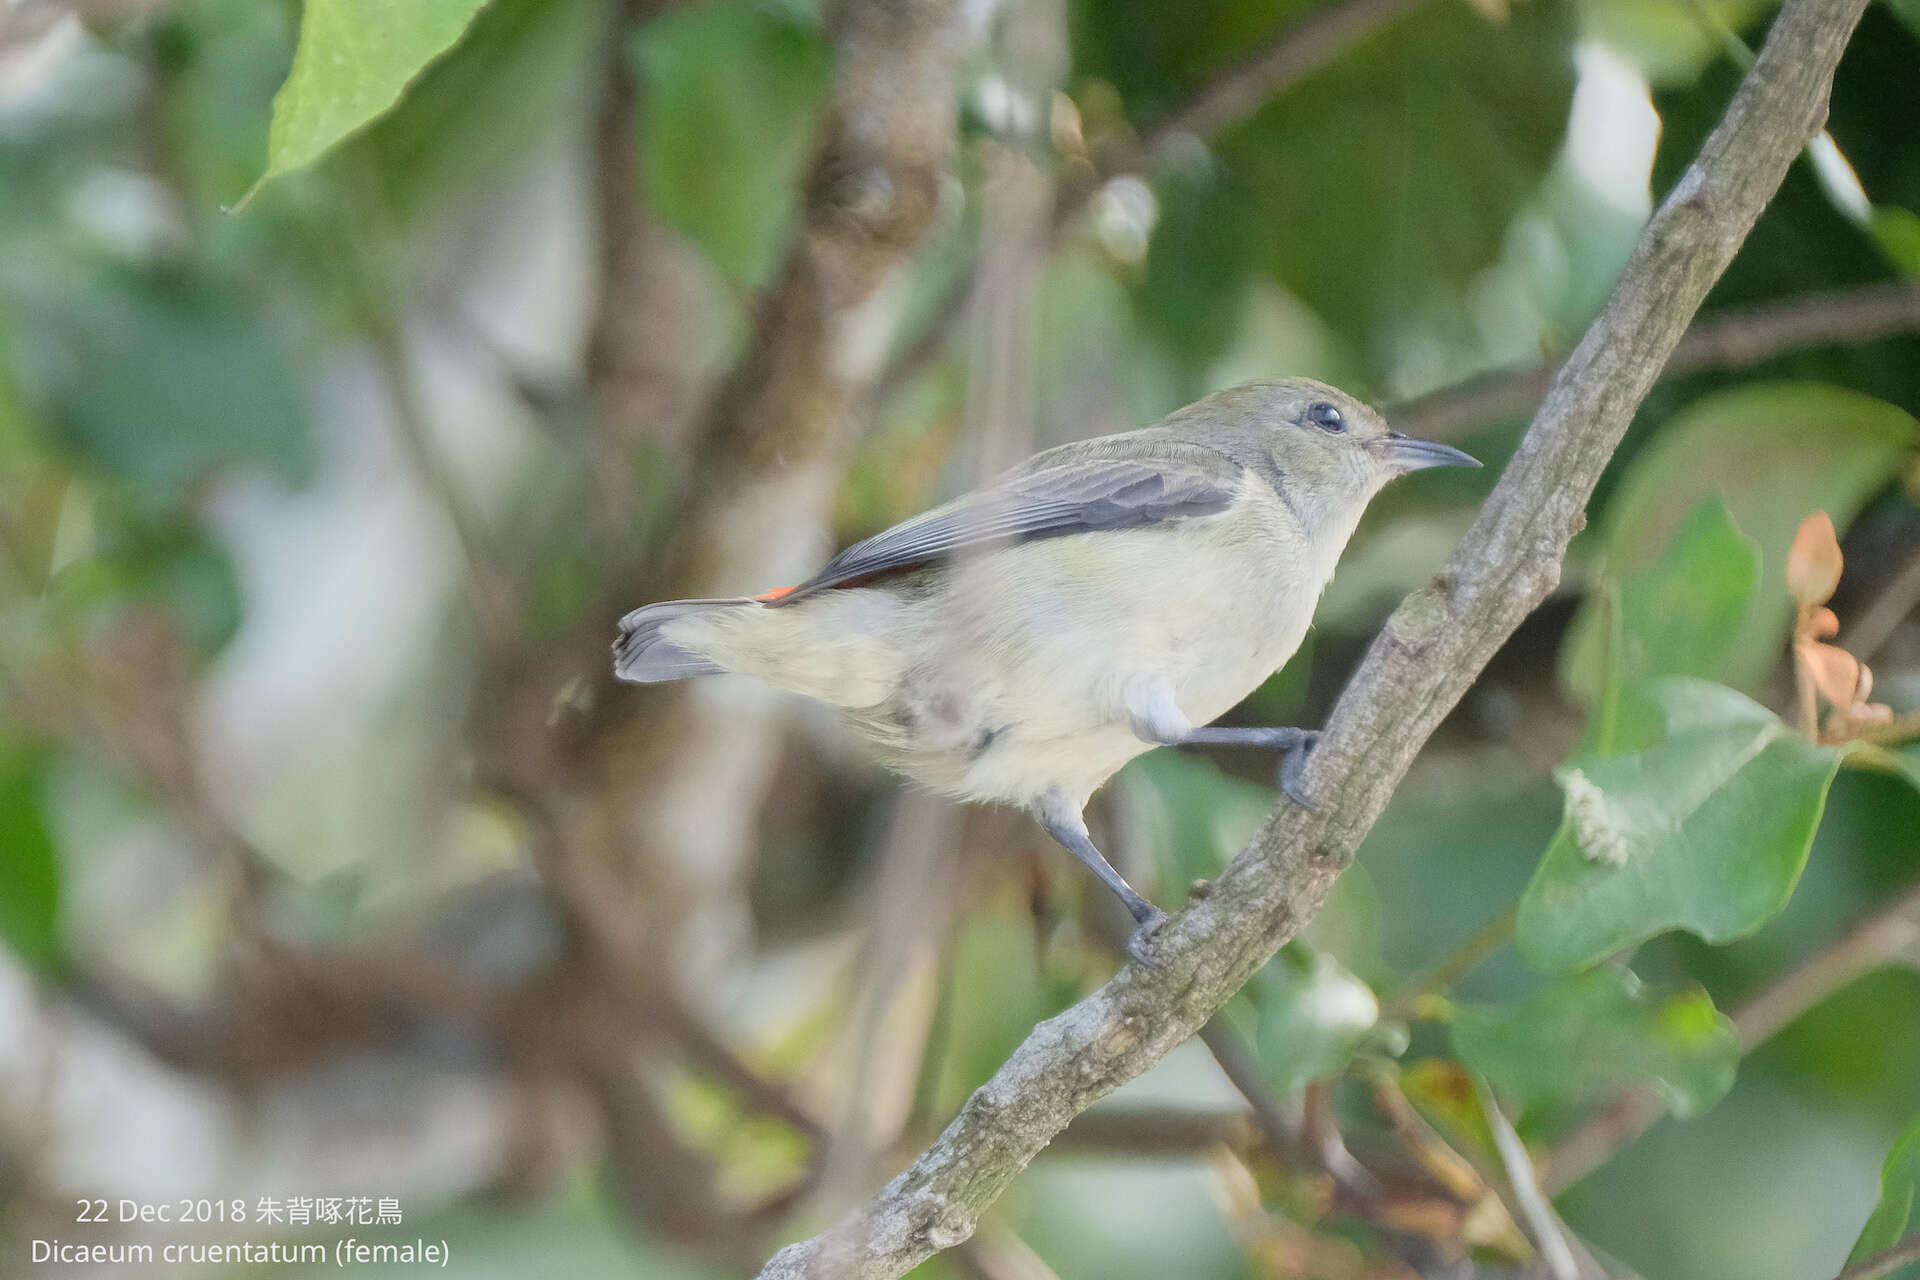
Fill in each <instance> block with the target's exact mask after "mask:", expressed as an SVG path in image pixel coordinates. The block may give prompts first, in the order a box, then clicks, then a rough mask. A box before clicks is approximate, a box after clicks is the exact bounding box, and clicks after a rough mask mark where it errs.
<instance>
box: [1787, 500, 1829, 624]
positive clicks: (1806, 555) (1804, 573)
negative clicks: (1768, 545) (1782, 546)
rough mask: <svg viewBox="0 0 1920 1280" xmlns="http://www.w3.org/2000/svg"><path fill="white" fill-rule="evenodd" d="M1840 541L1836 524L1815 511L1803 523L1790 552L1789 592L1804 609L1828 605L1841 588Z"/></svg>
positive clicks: (1788, 560) (1788, 561)
mask: <svg viewBox="0 0 1920 1280" xmlns="http://www.w3.org/2000/svg"><path fill="white" fill-rule="evenodd" d="M1840 566H1841V557H1840V539H1839V538H1837V537H1835V536H1834V532H1833V520H1832V518H1831V517H1829V516H1828V515H1827V513H1826V512H1824V511H1816V512H1814V513H1813V514H1812V515H1810V516H1808V517H1807V518H1806V519H1805V520H1802V521H1801V522H1800V527H1799V529H1797V530H1796V531H1795V532H1794V535H1793V545H1792V547H1790V548H1788V550H1787V590H1788V591H1790V592H1792V593H1793V598H1794V599H1795V600H1798V601H1799V602H1800V603H1801V604H1802V605H1803V606H1806V607H1808V608H1811V607H1812V606H1814V605H1820V604H1825V603H1826V602H1827V600H1828V599H1829V598H1831V597H1832V595H1833V589H1834V588H1835V587H1836V586H1838V585H1839V584H1840Z"/></svg>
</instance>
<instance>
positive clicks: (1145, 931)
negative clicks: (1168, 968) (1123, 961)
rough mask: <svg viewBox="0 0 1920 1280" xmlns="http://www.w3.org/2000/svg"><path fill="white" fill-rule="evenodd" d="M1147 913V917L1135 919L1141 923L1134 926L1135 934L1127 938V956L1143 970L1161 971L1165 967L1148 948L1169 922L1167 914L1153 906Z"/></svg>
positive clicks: (1142, 916)
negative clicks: (1162, 926) (1162, 927)
mask: <svg viewBox="0 0 1920 1280" xmlns="http://www.w3.org/2000/svg"><path fill="white" fill-rule="evenodd" d="M1147 912H1148V914H1146V915H1141V916H1136V917H1135V919H1136V920H1137V921H1138V922H1139V923H1138V924H1136V925H1135V926H1134V930H1133V933H1132V934H1131V935H1130V936H1129V937H1128V938H1127V955H1128V957H1129V958H1131V959H1132V960H1133V961H1134V962H1135V963H1137V964H1139V965H1141V966H1142V967H1143V968H1147V969H1159V968H1163V967H1164V966H1162V965H1161V963H1160V962H1159V961H1158V960H1155V959H1154V958H1153V953H1152V952H1150V951H1149V950H1148V949H1147V948H1148V945H1149V944H1150V943H1152V941H1153V935H1154V934H1155V933H1157V932H1159V930H1160V926H1161V925H1163V924H1165V923H1166V922H1167V913H1166V912H1164V911H1162V910H1160V908H1158V907H1153V906H1150V907H1148V908H1147Z"/></svg>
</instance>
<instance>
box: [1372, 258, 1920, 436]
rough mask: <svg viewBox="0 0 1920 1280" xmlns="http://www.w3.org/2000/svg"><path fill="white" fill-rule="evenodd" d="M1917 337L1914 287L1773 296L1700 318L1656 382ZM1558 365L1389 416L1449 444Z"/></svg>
mask: <svg viewBox="0 0 1920 1280" xmlns="http://www.w3.org/2000/svg"><path fill="white" fill-rule="evenodd" d="M1903 333H1920V283H1916V282H1913V281H1906V280H1900V281H1885V282H1880V283H1876V284H1865V285H1855V286H1852V287H1849V288H1844V289H1821V290H1817V291H1814V292H1810V293H1803V294H1798V295H1795V296H1793V297H1789V298H1774V299H1770V300H1768V301H1766V302H1761V303H1756V304H1754V305H1752V306H1748V307H1737V308H1734V309H1732V310H1728V311H1723V312H1720V313H1719V314H1718V315H1713V316H1709V317H1707V318H1706V319H1705V320H1702V321H1700V322H1699V323H1697V324H1695V325H1694V326H1693V327H1692V328H1690V329H1688V330H1687V333H1686V336H1685V337H1683V338H1681V339H1680V345H1679V346H1677V347H1675V348H1674V350H1673V356H1672V358H1670V359H1669V360H1668V361H1667V365H1666V369H1665V370H1664V372H1663V373H1662V374H1661V377H1662V378H1671V377H1677V376H1679V375H1681V374H1686V373H1699V372H1701V371H1703V370H1707V369H1744V368H1747V367H1749V366H1751V365H1756V364H1759V363H1760V362H1761V361H1763V360H1771V359H1773V358H1774V357H1775V356H1780V355H1785V354H1786V353H1788V352H1790V351H1799V350H1802V349H1804V348H1807V347H1822V346H1842V345H1845V344H1847V343H1853V342H1870V341H1872V340H1873V339H1875V338H1885V337H1890V336H1893V335H1895V334H1903ZM1559 367H1560V361H1559V360H1558V359H1552V360H1543V361H1541V362H1540V363H1539V364H1535V365H1527V366H1523V367H1518V368H1507V369H1495V370H1492V371H1491V372H1488V373H1483V374H1480V375H1479V376H1477V377H1473V378H1468V379H1467V380H1466V381H1464V382H1459V383H1455V384H1454V385H1453V386H1450V387H1442V388H1441V389H1440V390H1438V391H1433V392H1429V393H1428V394H1427V395H1424V396H1416V397H1415V398H1414V399H1412V400H1408V401H1406V402H1404V403H1402V404H1399V405H1396V406H1394V408H1393V411H1392V414H1391V416H1392V418H1393V421H1394V425H1395V426H1397V427H1400V428H1401V429H1403V430H1405V431H1407V432H1408V433H1409V434H1413V435H1421V436H1428V437H1431V438H1433V439H1440V440H1444V439H1448V438H1450V437H1453V436H1457V435H1460V434H1462V433H1464V432H1467V431H1470V430H1472V429H1474V428H1476V427H1480V426H1484V425H1486V424H1487V423H1488V422H1491V421H1495V420H1497V419H1500V418H1510V417H1513V416H1514V415H1516V414H1521V413H1525V412H1527V411H1528V410H1529V409H1532V408H1533V407H1534V406H1535V405H1537V404H1539V403H1540V400H1541V398H1542V397H1543V396H1545V395H1546V393H1547V388H1548V387H1550V386H1552V385H1553V377H1554V372H1555V370H1557V369H1558V368H1559Z"/></svg>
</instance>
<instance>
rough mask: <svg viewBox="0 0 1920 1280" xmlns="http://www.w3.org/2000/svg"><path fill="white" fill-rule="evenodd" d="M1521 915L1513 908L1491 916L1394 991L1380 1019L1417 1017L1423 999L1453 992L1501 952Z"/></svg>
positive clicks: (1518, 910) (1516, 908)
mask: <svg viewBox="0 0 1920 1280" xmlns="http://www.w3.org/2000/svg"><path fill="white" fill-rule="evenodd" d="M1519 915H1520V908H1519V907H1517V906H1511V907H1508V908H1507V909H1506V910H1504V911H1502V912H1500V913H1499V914H1497V915H1495V916H1492V917H1490V918H1489V919H1488V920H1487V921H1486V922H1485V923H1483V924H1482V925H1481V926H1480V927H1479V928H1478V929H1475V930H1474V931H1473V932H1472V933H1470V934H1468V935H1467V936H1466V937H1465V938H1464V939H1462V940H1461V942H1460V945H1459V946H1457V947H1455V948H1454V949H1453V950H1451V951H1449V952H1448V953H1447V954H1446V955H1444V956H1441V957H1440V959H1439V960H1437V961H1435V962H1434V964H1433V966H1432V967H1431V968H1429V969H1428V970H1427V971H1426V972H1425V973H1422V974H1420V975H1419V976H1418V977H1416V978H1414V979H1413V981H1411V982H1409V983H1407V985H1406V986H1405V987H1403V988H1401V989H1400V990H1399V991H1397V992H1395V993H1394V996H1393V998H1392V999H1391V1000H1389V1001H1387V1007H1386V1011H1385V1012H1384V1013H1383V1014H1382V1015H1381V1016H1382V1017H1383V1018H1388V1019H1394V1020H1399V1019H1405V1018H1412V1017H1416V1016H1418V1014H1419V1009H1420V1002H1421V1000H1422V999H1423V998H1424V997H1426V996H1431V995H1439V994H1441V993H1443V992H1446V991H1450V990H1452V989H1453V986H1454V984H1456V983H1457V982H1459V981H1460V979H1462V978H1464V977H1466V976H1467V975H1468V974H1469V973H1472V972H1473V971H1474V970H1475V969H1477V968H1479V967H1480V964H1481V962H1482V961H1484V960H1485V959H1486V958H1487V957H1488V956H1490V955H1492V954H1493V953H1494V952H1495V951H1498V950H1499V949H1500V944H1501V943H1503V942H1505V941H1506V940H1507V939H1508V938H1511V937H1512V936H1513V924H1514V921H1515V920H1517V919H1518V918H1519Z"/></svg>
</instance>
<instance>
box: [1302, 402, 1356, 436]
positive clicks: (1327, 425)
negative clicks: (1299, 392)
mask: <svg viewBox="0 0 1920 1280" xmlns="http://www.w3.org/2000/svg"><path fill="white" fill-rule="evenodd" d="M1307 421H1308V422H1311V423H1312V424H1313V425H1314V426H1316V427H1318V428H1320V429H1321V430H1322V431H1327V432H1332V433H1334V434H1336V435H1337V434H1339V433H1340V432H1342V431H1345V430H1346V429H1347V420H1346V419H1345V418H1343V417H1341V416H1340V411H1339V410H1338V409H1336V408H1334V407H1333V406H1332V405H1330V404H1328V403H1327V402H1326V401H1325V400H1316V401H1315V402H1314V403H1313V404H1311V405H1309V406H1308V407H1307Z"/></svg>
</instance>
